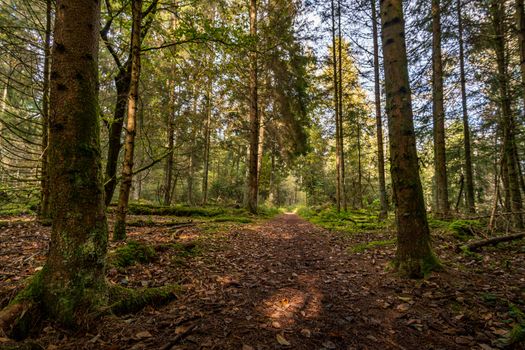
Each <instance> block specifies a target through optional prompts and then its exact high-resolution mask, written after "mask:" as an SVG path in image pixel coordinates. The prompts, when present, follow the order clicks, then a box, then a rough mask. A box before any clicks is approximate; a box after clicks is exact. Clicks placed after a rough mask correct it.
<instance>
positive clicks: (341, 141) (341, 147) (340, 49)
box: [337, 0, 362, 211]
mask: <svg viewBox="0 0 525 350" xmlns="http://www.w3.org/2000/svg"><path fill="white" fill-rule="evenodd" d="M341 27H342V26H341V0H337V36H338V37H339V40H338V41H337V62H338V67H337V75H338V76H339V79H337V89H338V90H339V93H338V96H339V100H338V101H337V102H338V107H337V108H338V109H339V121H338V122H339V135H337V138H338V139H337V142H339V153H340V154H339V158H340V161H339V164H340V167H341V200H342V201H343V203H342V204H343V209H344V210H345V211H346V210H347V209H348V208H347V198H346V176H345V151H344V150H345V147H344V132H343V57H342V56H343V55H342V52H343V35H342V29H341ZM357 128H358V134H359V125H357ZM358 144H359V135H358ZM360 165H361V159H359V166H360ZM358 178H359V180H358V192H357V193H358V197H359V198H358V201H359V203H360V206H361V204H362V199H361V194H362V191H361V168H360V167H359V170H358Z"/></svg>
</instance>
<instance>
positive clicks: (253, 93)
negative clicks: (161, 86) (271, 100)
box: [247, 0, 260, 213]
mask: <svg viewBox="0 0 525 350" xmlns="http://www.w3.org/2000/svg"><path fill="white" fill-rule="evenodd" d="M250 36H251V37H252V40H253V43H252V45H253V47H252V48H250V50H251V51H250V137H249V138H250V148H249V158H248V181H247V182H248V198H247V202H248V203H247V207H248V210H249V211H250V212H251V213H257V195H258V193H259V190H258V188H259V179H258V176H259V174H258V173H257V168H258V166H257V165H258V159H259V155H258V153H259V128H260V120H259V106H258V101H259V99H258V68H257V45H256V43H257V41H258V40H257V0H250Z"/></svg>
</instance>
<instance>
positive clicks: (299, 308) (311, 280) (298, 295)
mask: <svg viewBox="0 0 525 350" xmlns="http://www.w3.org/2000/svg"><path fill="white" fill-rule="evenodd" d="M297 279H298V282H300V284H301V285H302V286H303V288H302V289H296V288H289V287H286V288H281V289H279V290H277V291H276V292H275V293H273V294H272V295H271V296H269V297H268V298H266V299H264V300H262V301H261V302H260V303H259V305H258V306H257V308H256V309H257V311H259V312H260V313H262V314H263V315H265V316H266V317H268V318H269V319H270V321H271V323H272V327H274V328H281V327H289V326H292V325H294V324H295V323H297V322H298V321H299V320H300V319H315V318H318V317H319V315H320V314H321V313H322V311H323V309H322V300H323V294H322V293H321V292H320V291H319V289H318V288H317V287H316V285H317V283H318V277H312V276H309V275H302V276H298V278H297Z"/></svg>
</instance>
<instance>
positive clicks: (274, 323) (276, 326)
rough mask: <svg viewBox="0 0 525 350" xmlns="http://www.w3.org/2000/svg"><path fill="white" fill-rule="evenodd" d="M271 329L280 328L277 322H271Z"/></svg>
mask: <svg viewBox="0 0 525 350" xmlns="http://www.w3.org/2000/svg"><path fill="white" fill-rule="evenodd" d="M272 327H273V328H281V324H280V323H279V322H277V321H273V322H272Z"/></svg>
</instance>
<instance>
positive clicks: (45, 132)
mask: <svg viewBox="0 0 525 350" xmlns="http://www.w3.org/2000/svg"><path fill="white" fill-rule="evenodd" d="M52 11H53V8H52V3H51V0H46V32H45V39H44V82H43V86H42V88H43V94H42V155H41V157H42V174H41V179H40V186H41V191H42V193H41V199H40V208H39V211H38V215H39V217H40V219H44V220H45V219H48V218H49V214H50V213H49V174H48V168H49V166H48V165H49V164H48V159H47V153H48V152H47V151H48V145H49V85H50V84H49V71H50V68H51V24H52V23H51V21H52V16H51V15H52Z"/></svg>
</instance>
